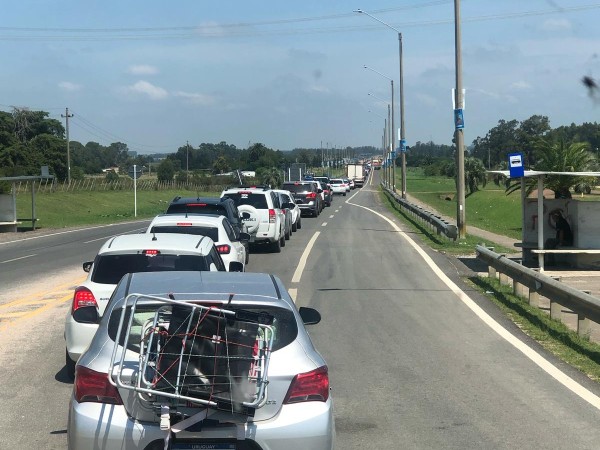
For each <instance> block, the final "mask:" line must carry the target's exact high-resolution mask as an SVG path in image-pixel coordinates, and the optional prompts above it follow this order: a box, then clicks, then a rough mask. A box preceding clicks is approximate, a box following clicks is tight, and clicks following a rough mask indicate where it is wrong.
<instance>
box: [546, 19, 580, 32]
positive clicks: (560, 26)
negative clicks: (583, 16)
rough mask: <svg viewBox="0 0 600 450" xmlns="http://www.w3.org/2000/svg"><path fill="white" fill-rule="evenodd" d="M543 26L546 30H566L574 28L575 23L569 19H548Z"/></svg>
mask: <svg viewBox="0 0 600 450" xmlns="http://www.w3.org/2000/svg"><path fill="white" fill-rule="evenodd" d="M541 28H542V30H544V31H564V30H570V29H572V28H573V25H572V24H571V22H570V21H569V20H567V19H548V20H546V21H545V22H544V23H543V24H542V26H541Z"/></svg>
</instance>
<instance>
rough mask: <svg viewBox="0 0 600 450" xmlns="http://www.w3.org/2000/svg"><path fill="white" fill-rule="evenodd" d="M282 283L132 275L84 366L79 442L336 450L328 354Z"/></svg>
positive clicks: (74, 433)
mask: <svg viewBox="0 0 600 450" xmlns="http://www.w3.org/2000/svg"><path fill="white" fill-rule="evenodd" d="M319 321H320V315H319V313H318V312H317V311H316V310H314V309H312V308H300V309H297V308H296V306H295V304H294V302H293V301H292V299H291V298H290V296H289V294H288V293H287V291H286V289H285V287H284V286H283V284H282V282H281V281H280V280H279V279H278V278H277V277H274V276H272V275H268V274H257V273H228V272H221V273H209V272H157V273H135V274H127V275H125V276H124V277H123V279H122V280H121V282H120V283H119V284H118V286H117V288H116V290H115V292H114V294H113V296H112V297H111V299H110V301H109V304H108V306H107V309H106V312H105V314H104V316H103V317H102V319H101V322H100V326H99V328H98V332H97V333H96V335H95V337H94V339H93V341H92V343H91V344H90V347H89V349H88V350H87V351H86V352H85V353H84V354H83V355H82V356H81V358H80V359H79V361H78V363H77V367H76V378H75V384H74V389H73V395H72V398H71V401H70V407H69V422H68V442H69V448H70V449H83V448H96V449H114V448H119V449H146V450H154V449H163V448H171V449H191V448H212V449H221V450H223V449H237V450H241V449H255V450H275V449H285V450H300V449H332V448H333V446H334V440H335V425H334V419H333V403H332V398H331V395H330V388H329V376H328V370H327V365H326V363H325V361H324V360H323V358H322V357H321V355H320V354H319V353H318V352H317V350H316V349H315V348H314V347H313V345H312V343H311V340H310V338H309V336H308V334H307V332H306V329H305V327H304V326H305V324H306V325H309V324H315V323H318V322H319Z"/></svg>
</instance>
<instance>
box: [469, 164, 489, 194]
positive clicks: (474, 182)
mask: <svg viewBox="0 0 600 450" xmlns="http://www.w3.org/2000/svg"><path fill="white" fill-rule="evenodd" d="M465 182H466V185H467V186H468V188H469V194H472V193H473V192H475V191H478V190H479V185H480V184H482V185H483V187H485V185H486V184H487V175H486V173H485V166H484V165H483V162H482V161H481V160H480V159H479V158H465Z"/></svg>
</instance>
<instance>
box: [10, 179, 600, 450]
mask: <svg viewBox="0 0 600 450" xmlns="http://www.w3.org/2000/svg"><path fill="white" fill-rule="evenodd" d="M372 190H373V188H372V187H369V186H367V187H365V188H363V189H362V190H360V191H353V194H355V196H354V197H352V196H347V197H336V199H335V201H334V204H333V206H332V207H331V208H327V209H326V210H325V213H324V214H322V215H321V216H320V217H319V218H316V219H312V218H306V219H304V220H303V228H302V230H300V231H299V232H298V233H295V234H294V235H293V237H292V239H291V240H290V241H288V243H287V245H286V247H285V248H283V249H282V253H281V254H271V253H266V252H263V251H262V250H261V249H260V248H257V249H255V250H256V252H255V253H253V254H252V255H251V258H250V265H249V267H248V269H249V270H251V271H262V272H271V273H275V274H277V275H278V276H280V277H281V278H282V280H283V281H284V283H285V284H286V285H287V286H288V288H289V289H290V290H291V291H293V292H295V293H297V304H298V305H300V306H305V305H309V306H314V307H316V308H317V309H319V310H320V311H321V313H322V315H323V321H322V322H321V323H320V324H319V325H315V326H311V327H310V328H309V331H310V334H311V336H312V339H313V341H314V342H315V345H316V347H317V348H318V349H319V350H320V351H321V353H322V354H323V355H324V357H325V358H326V360H327V361H328V364H329V368H330V376H331V381H332V389H333V396H334V400H335V408H336V421H337V438H338V446H337V448H340V449H363V448H385V449H397V448H444V449H445V448H477V449H479V448H507V449H508V448H511V449H512V448H523V449H528V448H531V449H533V448H557V449H558V448H578V449H586V448H590V449H591V448H597V443H598V442H599V441H600V440H599V438H600V431H598V430H597V427H596V426H595V425H596V423H597V422H598V420H599V419H600V413H599V411H598V409H597V408H596V407H595V406H593V405H590V403H588V402H586V401H585V400H583V399H581V398H580V397H579V396H577V395H576V394H574V393H573V392H572V391H571V390H569V389H567V388H565V387H564V386H563V385H562V384H560V383H559V382H558V381H556V380H555V379H554V378H552V377H551V376H550V375H549V374H548V373H547V372H545V371H544V370H542V369H541V368H540V367H539V366H538V365H536V364H534V363H533V362H532V361H531V360H530V359H529V358H527V357H526V356H524V354H523V353H522V352H521V351H519V350H517V349H516V348H515V347H514V346H513V345H511V344H510V343H509V342H507V341H506V339H504V338H502V337H501V336H499V335H498V333H497V332H496V331H493V330H492V329H491V328H490V327H489V326H488V325H487V324H486V323H484V322H483V321H482V319H481V318H480V316H478V315H477V314H476V313H475V312H474V311H473V310H472V309H470V308H469V307H468V306H467V304H466V303H465V302H463V301H462V300H461V299H459V297H458V296H457V295H456V294H455V293H454V292H452V291H451V289H450V288H449V286H448V284H447V283H445V282H444V281H443V280H442V279H441V278H440V276H438V275H437V274H436V273H435V271H434V270H433V269H432V267H431V266H429V265H427V264H426V263H425V261H424V260H423V257H422V256H421V254H420V253H419V252H418V251H417V250H416V249H415V248H414V247H413V246H412V245H411V244H410V242H409V241H408V240H407V239H406V236H404V235H403V233H401V232H398V230H397V229H396V228H394V226H392V225H391V224H390V223H389V222H387V221H385V220H383V219H382V218H381V217H379V216H377V215H376V214H374V213H373V212H371V211H368V210H366V209H364V208H361V207H359V206H357V205H362V206H367V207H369V208H371V209H373V210H374V211H376V212H379V213H383V214H384V215H386V216H387V217H392V216H391V215H389V214H388V213H387V212H386V211H385V209H384V208H383V206H382V205H381V204H380V202H379V199H378V195H377V194H375V193H374V192H372ZM331 216H333V217H331ZM395 224H396V226H397V227H398V226H399V227H400V229H402V228H403V226H402V225H401V224H399V223H398V221H395ZM406 235H407V237H411V236H412V237H413V238H414V237H416V236H414V234H412V233H406ZM309 242H313V243H314V246H313V247H312V251H311V252H310V255H308V257H305V256H306V255H305V249H306V246H307V244H308V243H309ZM98 246H99V244H98ZM0 248H1V247H0ZM427 254H428V255H429V257H431V258H432V261H433V262H435V264H437V266H439V269H440V271H441V274H442V275H445V276H448V277H450V278H451V280H452V281H454V282H456V283H458V285H459V286H463V285H462V283H461V281H460V279H459V278H458V275H457V271H459V269H457V265H456V262H455V261H454V260H452V259H451V258H447V257H445V256H444V255H441V254H438V253H434V252H427ZM301 261H304V262H305V266H304V270H303V271H302V272H300V273H299V272H298V267H299V265H300V267H302V264H300V263H301ZM78 264H80V263H78ZM69 273H70V272H69ZM72 280H74V278H72ZM61 281H62V282H63V284H67V285H68V282H69V278H68V277H66V278H63V279H61ZM464 289H465V291H466V292H467V293H468V295H469V296H470V297H471V298H472V299H473V300H474V301H475V303H476V304H478V305H479V306H481V307H482V308H484V309H485V310H487V311H488V312H489V313H490V314H491V315H492V316H493V318H495V319H496V320H498V321H500V322H501V324H502V325H503V326H504V327H506V328H507V329H509V330H510V331H511V332H513V333H516V335H517V336H519V338H520V339H521V340H522V341H523V342H524V343H527V344H529V345H533V346H534V348H535V349H536V350H537V351H538V352H541V354H542V355H545V353H544V352H543V351H542V350H540V349H539V348H538V347H537V346H535V345H534V344H533V343H531V342H530V341H529V340H528V339H526V338H525V337H523V336H522V335H521V334H520V332H519V330H517V329H516V327H514V326H512V325H511V324H509V323H507V322H506V321H504V320H503V319H502V316H501V315H500V314H499V313H498V311H497V310H496V309H495V307H493V306H492V305H490V304H489V303H488V302H487V300H486V299H484V298H481V297H480V296H478V295H477V294H476V293H475V292H472V291H471V290H470V289H469V288H468V287H464ZM67 291H68V288H64V289H62V290H57V292H56V296H57V298H58V299H59V300H60V298H61V297H60V296H61V295H62V296H65V295H67V294H66V293H67ZM67 306H68V301H66V302H64V303H61V304H59V305H57V306H56V307H53V308H50V309H48V310H46V311H43V312H42V313H40V314H37V315H32V316H30V317H26V318H22V319H19V320H16V321H13V322H9V323H8V324H4V325H3V324H2V322H0V338H2V340H3V345H2V347H1V350H0V363H1V364H2V366H1V367H3V369H4V370H3V371H2V372H0V398H2V399H3V407H4V408H3V409H4V417H3V420H2V421H0V449H5V448H6V449H9V448H14V447H15V446H17V447H18V448H24V449H29V448H31V449H35V448H50V449H54V448H56V449H59V448H65V442H66V440H65V427H66V422H67V420H66V414H67V402H68V398H69V395H70V391H71V387H72V385H71V384H70V383H68V382H67V381H66V379H65V378H64V371H63V358H64V353H63V351H64V342H63V339H62V332H63V329H62V323H63V318H64V314H66V311H67ZM545 356H546V355H545ZM550 360H551V361H552V362H554V363H555V364H557V365H559V366H560V368H561V369H562V370H564V371H565V372H566V373H567V374H568V375H569V376H571V377H572V378H573V379H575V380H577V381H579V382H580V383H582V385H583V386H584V387H586V388H588V389H590V390H592V391H595V392H598V388H597V386H596V385H595V384H594V383H591V382H590V381H589V380H587V379H585V378H584V377H583V376H581V375H580V374H578V373H576V372H575V371H572V370H570V369H569V368H568V367H564V365H562V364H560V363H556V361H553V360H552V359H550Z"/></svg>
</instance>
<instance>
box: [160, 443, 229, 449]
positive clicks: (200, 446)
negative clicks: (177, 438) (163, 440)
mask: <svg viewBox="0 0 600 450" xmlns="http://www.w3.org/2000/svg"><path fill="white" fill-rule="evenodd" d="M235 448H236V445H235V444H232V443H225V444H224V443H222V442H215V443H210V442H204V443H196V444H194V443H192V442H174V443H173V444H171V449H172V450H235Z"/></svg>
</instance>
